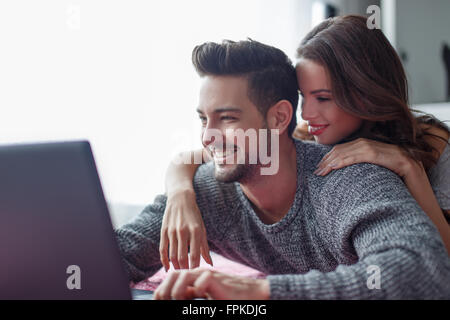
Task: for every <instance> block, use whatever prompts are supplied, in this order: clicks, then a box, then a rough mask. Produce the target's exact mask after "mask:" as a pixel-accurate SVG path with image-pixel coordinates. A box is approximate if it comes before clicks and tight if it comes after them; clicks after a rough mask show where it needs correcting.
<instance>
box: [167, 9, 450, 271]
mask: <svg viewBox="0 0 450 320" xmlns="http://www.w3.org/2000/svg"><path fill="white" fill-rule="evenodd" d="M366 20H367V19H366V18H365V17H362V16H353V15H351V16H344V17H337V18H330V19H328V20H326V21H324V22H322V23H321V24H319V25H318V26H317V27H316V28H314V29H313V30H312V31H311V32H310V33H309V34H308V35H307V36H306V37H305V38H304V39H303V41H302V42H301V44H300V46H299V48H298V50H297V57H298V62H297V66H296V70H297V79H298V83H299V91H300V94H301V95H302V97H303V100H302V109H301V111H302V118H303V119H304V120H305V121H307V127H308V130H307V132H306V130H305V128H303V130H302V128H301V127H300V128H299V129H298V130H296V132H295V133H294V137H295V136H297V137H303V138H308V137H311V136H312V137H314V140H315V141H316V142H317V143H321V144H327V145H334V147H333V148H332V149H331V151H330V152H329V153H328V154H326V155H325V156H324V157H323V159H322V160H321V162H320V163H319V164H318V168H317V171H316V172H315V173H316V174H318V175H322V176H323V175H327V174H328V173H330V172H331V171H332V170H338V169H340V168H343V167H345V166H348V165H352V164H355V163H361V162H369V163H374V164H377V165H380V166H384V167H386V168H388V169H390V170H392V171H393V172H395V173H396V174H398V175H399V176H400V177H401V178H402V179H403V181H404V183H405V185H406V186H407V188H408V189H409V191H410V193H411V195H412V196H413V197H414V198H415V199H416V201H417V202H418V204H419V205H420V206H421V207H422V209H423V210H424V212H426V213H427V215H428V216H429V218H430V219H431V220H432V221H433V223H434V224H435V226H436V227H437V229H438V231H439V232H440V234H441V237H442V239H443V241H444V244H445V246H446V248H447V251H448V252H450V227H449V225H448V222H447V221H446V214H448V213H449V210H450V183H448V181H450V146H448V144H449V143H448V141H449V138H450V131H449V129H448V127H446V126H445V125H444V124H443V123H442V122H440V121H438V120H436V119H435V118H433V117H432V116H429V115H423V116H420V117H415V116H413V114H412V111H411V110H410V109H409V107H408V85H407V80H406V75H405V72H404V69H403V66H402V64H401V62H400V59H399V57H398V55H397V54H396V52H395V50H394V49H393V48H392V46H391V45H390V43H389V41H388V40H387V39H386V38H385V36H384V35H383V33H382V32H381V31H380V30H376V29H374V30H369V29H368V28H367V26H366ZM195 153H203V156H204V159H206V161H208V160H209V157H208V155H207V153H206V152H203V151H202V150H198V151H194V152H192V153H191V155H192V159H194V154H195ZM192 163H194V162H193V161H192ZM197 167H198V165H195V164H189V165H185V164H183V165H176V164H174V163H172V164H171V165H170V167H169V169H168V172H167V175H166V193H167V197H168V199H167V206H166V211H165V214H164V219H163V224H162V229H161V243H160V254H161V261H162V263H163V265H164V267H165V268H166V270H167V269H168V268H169V257H170V261H171V262H172V264H173V266H174V267H175V268H176V269H178V268H189V267H191V268H195V267H197V266H198V265H199V263H200V255H201V256H202V257H203V258H204V259H205V261H206V262H207V263H210V264H212V260H211V257H210V255H209V248H208V244H207V241H206V232H205V227H204V225H203V221H202V217H201V213H200V211H199V209H198V207H197V204H196V202H195V192H194V188H193V184H192V179H193V176H194V173H195V171H196V169H197ZM188 250H189V252H190V257H189V261H188Z"/></svg>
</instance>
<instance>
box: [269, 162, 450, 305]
mask: <svg viewBox="0 0 450 320" xmlns="http://www.w3.org/2000/svg"><path fill="white" fill-rule="evenodd" d="M373 167H374V166H373V165H370V164H362V165H360V166H359V169H357V170H355V169H354V168H353V169H351V168H350V167H349V168H344V169H341V170H340V171H341V172H339V170H337V171H335V172H333V173H332V174H333V176H332V177H331V178H330V181H329V183H328V184H325V186H324V188H323V190H322V192H321V197H322V198H321V205H322V206H321V207H322V213H319V214H322V215H324V216H325V215H327V217H325V218H327V220H326V221H327V224H326V227H325V230H326V232H328V233H329V235H331V239H332V241H333V245H334V251H335V252H337V259H338V260H339V256H341V257H345V258H346V259H344V258H342V261H355V263H354V264H351V265H345V264H343V263H341V264H339V265H338V267H337V268H336V269H335V270H333V271H331V272H326V273H325V272H319V271H317V270H311V271H309V272H307V273H305V274H298V275H273V276H269V277H268V278H267V279H268V280H269V283H270V294H271V298H272V299H449V298H450V259H449V257H448V255H447V252H446V250H445V247H444V245H443V243H442V240H441V238H440V236H439V233H438V231H437V229H436V228H435V227H434V225H433V224H432V222H431V220H430V219H429V218H428V216H427V215H426V214H425V213H424V212H423V211H422V210H421V208H420V207H419V205H418V204H417V202H416V201H415V200H414V199H413V198H412V197H411V195H410V194H409V192H408V191H407V189H406V187H405V186H404V184H403V182H402V181H401V180H400V178H398V177H397V176H396V175H395V174H394V173H393V172H391V171H389V170H387V169H384V168H379V167H376V169H375V170H374V168H373ZM338 172H339V173H338ZM355 181H356V182H355ZM368 185H369V186H370V188H368V187H367V186H368Z"/></svg>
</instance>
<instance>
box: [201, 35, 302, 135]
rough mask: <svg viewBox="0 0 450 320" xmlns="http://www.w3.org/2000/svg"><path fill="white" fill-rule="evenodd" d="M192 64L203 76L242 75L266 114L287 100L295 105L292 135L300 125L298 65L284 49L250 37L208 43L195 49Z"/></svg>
mask: <svg viewBox="0 0 450 320" xmlns="http://www.w3.org/2000/svg"><path fill="white" fill-rule="evenodd" d="M192 63H193V64H194V67H195V69H196V71H197V73H198V74H199V75H200V76H201V77H203V76H207V75H213V76H242V77H245V78H247V80H248V97H249V99H250V101H252V102H253V103H254V104H255V105H256V107H257V108H258V110H259V112H261V114H262V115H263V117H264V118H265V117H266V114H267V111H268V110H269V108H270V107H271V106H273V105H274V104H276V103H277V102H278V101H280V100H287V101H289V102H290V103H291V105H292V108H293V115H292V119H291V122H290V123H289V126H288V134H289V136H290V137H291V136H292V132H293V131H294V129H295V127H296V125H297V118H296V111H297V104H298V89H297V88H298V86H297V77H296V73H295V68H294V66H293V65H292V62H291V60H290V59H289V57H288V56H286V54H285V53H284V52H283V51H281V50H280V49H277V48H274V47H271V46H268V45H265V44H262V43H260V42H257V41H254V40H251V39H248V40H245V41H239V42H234V41H230V40H224V41H222V43H220V44H219V43H215V42H206V43H203V44H201V45H199V46H196V47H195V48H194V50H193V51H192Z"/></svg>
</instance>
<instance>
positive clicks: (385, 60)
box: [297, 15, 450, 171]
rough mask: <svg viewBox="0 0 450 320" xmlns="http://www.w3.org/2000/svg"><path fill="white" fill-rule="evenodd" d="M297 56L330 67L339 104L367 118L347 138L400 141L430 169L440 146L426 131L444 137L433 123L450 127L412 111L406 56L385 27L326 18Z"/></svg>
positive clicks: (353, 18)
mask: <svg viewBox="0 0 450 320" xmlns="http://www.w3.org/2000/svg"><path fill="white" fill-rule="evenodd" d="M297 57H298V58H305V59H310V60H313V61H315V62H317V63H319V64H320V65H322V66H323V67H325V69H326V70H327V71H328V75H329V77H330V82H331V91H332V94H333V97H334V99H335V101H336V104H337V105H338V106H339V107H340V108H342V109H343V110H345V111H346V112H348V113H350V114H352V115H354V116H356V117H359V118H361V119H363V120H364V122H363V126H362V127H361V129H360V130H358V132H355V133H354V134H352V135H351V137H348V138H346V139H345V141H349V140H352V139H355V138H358V137H364V138H367V139H373V140H377V141H381V142H385V143H390V144H395V145H398V146H400V147H401V148H402V149H404V150H405V151H406V152H407V154H409V156H410V157H411V158H413V159H415V160H417V161H421V162H422V164H423V165H424V168H425V169H426V170H427V171H428V169H430V168H431V167H432V166H433V165H435V164H436V162H437V160H438V157H436V155H437V154H438V153H436V152H437V150H436V149H435V148H434V147H433V146H432V145H431V144H430V143H428V142H427V140H426V139H425V136H427V135H432V136H435V137H438V136H436V135H433V134H432V133H430V132H428V129H427V128H429V127H430V126H434V127H437V128H440V129H442V130H444V131H446V132H447V133H450V130H449V128H448V127H447V126H446V125H445V124H444V123H443V122H441V121H439V120H438V119H436V118H435V117H433V116H432V115H428V114H423V115H421V116H417V117H415V116H414V115H413V113H412V111H414V112H418V111H416V110H412V109H410V108H409V104H408V82H407V79H406V74H405V71H404V69H403V66H402V63H401V61H400V58H399V56H398V55H397V53H396V52H395V50H394V48H393V47H392V46H391V44H390V43H389V41H388V40H387V39H386V37H385V36H384V34H383V32H382V31H381V30H378V29H368V28H367V18H366V17H364V16H357V15H348V16H340V17H335V18H329V19H327V20H325V21H324V22H322V23H321V24H319V25H318V26H317V27H315V28H314V29H313V30H312V31H311V32H309V33H308V34H307V35H306V37H305V38H304V39H303V40H302V42H301V44H300V46H299V48H298V49H297ZM418 113H419V112H418ZM438 138H441V137H438ZM441 139H442V138H441ZM342 142H344V141H342ZM446 142H447V141H446Z"/></svg>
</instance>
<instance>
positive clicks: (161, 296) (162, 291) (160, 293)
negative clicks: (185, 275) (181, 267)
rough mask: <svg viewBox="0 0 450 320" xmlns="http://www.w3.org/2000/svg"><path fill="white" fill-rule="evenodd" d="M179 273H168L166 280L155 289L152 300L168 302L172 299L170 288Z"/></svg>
mask: <svg viewBox="0 0 450 320" xmlns="http://www.w3.org/2000/svg"><path fill="white" fill-rule="evenodd" d="M179 275H180V274H179V272H172V273H169V275H168V276H167V278H166V279H164V281H163V282H162V283H161V284H160V285H159V287H158V289H156V291H155V294H154V296H153V298H154V299H155V300H170V299H172V287H173V285H174V284H175V282H176V281H177V279H178V276H179Z"/></svg>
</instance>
